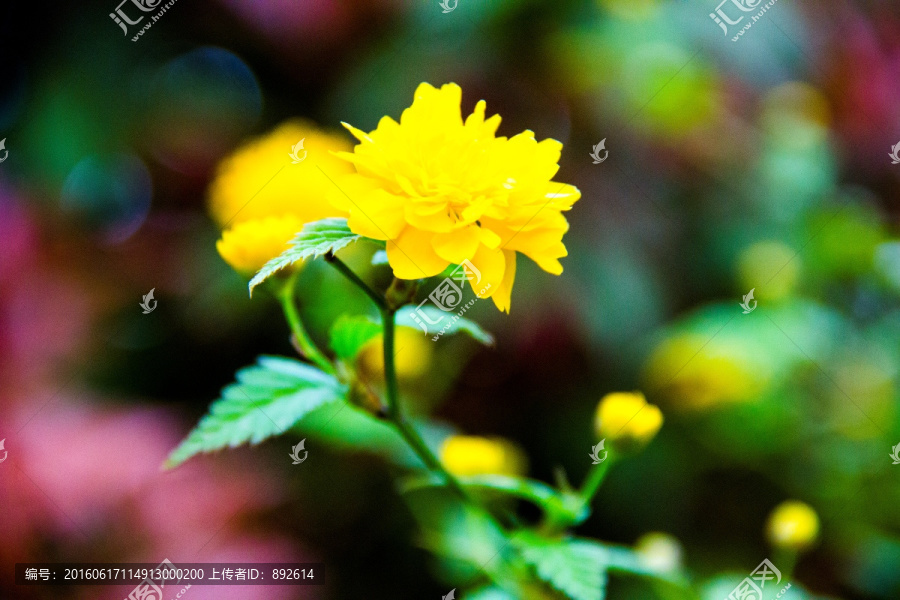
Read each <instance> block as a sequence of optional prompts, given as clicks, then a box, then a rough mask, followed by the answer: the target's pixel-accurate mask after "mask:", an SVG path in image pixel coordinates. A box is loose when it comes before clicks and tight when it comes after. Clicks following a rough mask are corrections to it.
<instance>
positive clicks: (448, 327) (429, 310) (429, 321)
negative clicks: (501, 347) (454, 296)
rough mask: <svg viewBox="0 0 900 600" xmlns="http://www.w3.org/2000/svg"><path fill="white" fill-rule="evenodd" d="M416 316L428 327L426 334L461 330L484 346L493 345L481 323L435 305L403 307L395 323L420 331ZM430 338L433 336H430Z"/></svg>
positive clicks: (449, 333)
mask: <svg viewBox="0 0 900 600" xmlns="http://www.w3.org/2000/svg"><path fill="white" fill-rule="evenodd" d="M417 312H419V313H424V316H423V315H422V314H419V315H417V314H416V313H417ZM416 316H418V318H419V321H420V322H422V323H424V324H425V326H426V327H427V328H428V332H427V333H428V335H432V336H437V335H438V334H439V333H440V332H441V331H443V334H442V335H453V334H454V333H460V332H462V333H465V334H468V335H469V336H470V337H471V338H473V339H475V340H477V341H479V342H481V343H482V344H484V345H485V346H493V345H494V336H492V335H491V334H490V333H488V332H487V331H485V330H484V329H482V328H481V325H479V324H478V323H476V322H475V321H470V320H469V319H466V318H465V317H460V316H457V314H456V313H455V312H452V311H443V310H441V309H439V308H438V307H437V306H430V305H423V306H420V307H415V306H409V307H404V308H403V309H401V310H400V311H398V312H397V316H396V323H397V325H402V326H403V327H412V328H413V329H418V330H420V331H421V330H422V325H420V324H419V323H417V322H416V318H415V317H416ZM432 339H434V338H433V337H432Z"/></svg>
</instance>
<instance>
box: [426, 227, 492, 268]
mask: <svg viewBox="0 0 900 600" xmlns="http://www.w3.org/2000/svg"><path fill="white" fill-rule="evenodd" d="M480 242H481V234H480V233H479V227H478V226H477V225H469V226H468V227H465V228H463V229H457V230H456V231H452V232H450V233H438V234H436V235H435V236H434V237H433V238H431V245H432V247H433V248H434V251H435V252H436V253H437V255H438V256H440V257H441V258H443V259H444V260H447V261H450V262H452V263H453V264H455V265H458V264H460V263H461V262H462V261H464V260H467V259H469V258H471V257H472V256H473V255H474V254H475V251H476V250H478V244H479V243H480Z"/></svg>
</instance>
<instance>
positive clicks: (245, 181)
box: [209, 120, 353, 226]
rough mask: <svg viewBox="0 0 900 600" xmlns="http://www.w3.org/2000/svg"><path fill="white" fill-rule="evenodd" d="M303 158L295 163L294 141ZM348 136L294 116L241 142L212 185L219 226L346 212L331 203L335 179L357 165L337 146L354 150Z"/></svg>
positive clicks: (212, 203) (211, 200) (211, 201)
mask: <svg viewBox="0 0 900 600" xmlns="http://www.w3.org/2000/svg"><path fill="white" fill-rule="evenodd" d="M301 140H303V149H301V150H298V153H297V155H298V157H300V158H302V162H300V163H298V164H292V159H291V157H290V156H289V155H290V153H291V151H292V149H293V147H294V146H295V145H296V144H297V143H298V142H300V141H301ZM351 149H352V146H351V144H350V143H349V141H347V140H346V139H345V138H344V137H341V136H338V135H335V134H333V133H330V132H324V131H322V130H320V129H319V128H318V127H317V126H315V125H314V124H312V123H310V122H308V121H301V120H294V121H288V122H285V123H283V124H281V125H280V126H279V127H277V128H276V129H275V130H274V131H272V132H271V133H269V134H266V135H264V136H262V137H260V138H257V139H253V140H250V141H249V142H247V143H246V144H244V145H242V146H240V147H239V148H238V149H237V150H236V151H235V152H234V153H233V154H231V155H230V156H229V157H227V158H226V159H224V160H223V161H222V162H221V163H220V164H219V166H218V169H217V173H216V176H215V178H214V179H213V181H212V183H211V184H210V188H209V208H210V214H211V215H212V217H213V218H214V219H215V220H216V222H217V223H218V224H219V225H220V226H225V225H226V224H229V225H233V224H236V223H241V222H244V221H251V220H254V219H260V218H264V217H272V216H282V215H294V216H296V217H297V218H299V219H300V220H302V221H303V222H305V223H308V222H310V221H317V220H319V219H324V218H326V217H339V216H345V214H346V213H344V212H342V211H341V210H339V209H337V208H336V207H335V206H333V205H332V203H331V201H330V200H331V198H332V197H334V195H335V194H339V193H340V191H339V189H338V188H337V186H336V185H335V183H334V181H335V180H336V179H337V178H339V177H340V176H341V175H343V174H347V173H352V172H353V167H352V165H350V164H349V163H347V161H345V160H342V159H341V158H340V157H338V156H335V155H334V154H332V152H335V151H349V150H351Z"/></svg>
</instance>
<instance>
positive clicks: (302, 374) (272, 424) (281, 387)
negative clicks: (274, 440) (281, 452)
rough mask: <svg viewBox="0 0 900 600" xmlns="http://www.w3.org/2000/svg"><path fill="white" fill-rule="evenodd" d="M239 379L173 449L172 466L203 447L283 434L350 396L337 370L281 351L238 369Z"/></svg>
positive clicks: (168, 465)
mask: <svg viewBox="0 0 900 600" xmlns="http://www.w3.org/2000/svg"><path fill="white" fill-rule="evenodd" d="M236 379H237V382H236V383H232V384H230V385H228V386H227V387H225V389H223V390H222V395H221V398H219V399H218V400H216V401H215V402H213V403H212V405H211V406H210V407H209V413H208V414H207V415H206V416H205V417H203V418H202V419H201V420H200V423H199V424H198V425H197V427H196V428H194V430H193V431H191V433H190V434H189V435H188V437H187V438H186V439H185V440H184V441H183V442H181V444H180V445H179V446H178V448H176V449H175V450H174V451H173V452H172V454H171V455H170V456H169V458H168V460H166V463H165V467H166V468H172V467H175V466H178V465H179V464H181V463H183V462H184V461H186V460H187V459H189V458H190V457H192V456H194V455H196V454H200V453H202V452H213V451H216V450H221V449H222V448H226V447H228V448H234V447H235V446H239V445H241V444H245V443H248V442H249V443H250V444H258V443H259V442H261V441H263V440H265V439H267V438H270V437H272V436H275V435H279V434H281V433H283V432H284V431H285V430H287V429H288V428H290V427H291V426H293V425H294V424H296V423H297V421H299V420H300V419H301V418H303V417H304V416H305V415H306V414H307V413H309V412H310V411H312V410H313V409H315V408H318V407H319V406H322V405H323V404H325V403H328V402H336V401H339V400H342V399H343V398H344V397H345V395H346V388H345V387H344V386H343V385H342V384H340V383H339V382H338V380H337V379H335V378H334V377H332V376H331V375H329V374H327V373H323V372H322V371H320V370H318V369H316V368H315V367H311V366H309V365H305V364H303V363H301V362H299V361H296V360H293V359H290V358H282V357H277V356H261V357H260V358H259V360H258V364H257V365H254V366H251V367H245V368H243V369H241V370H240V371H238V372H237V375H236Z"/></svg>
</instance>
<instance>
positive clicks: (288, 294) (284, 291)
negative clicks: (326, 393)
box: [278, 276, 335, 375]
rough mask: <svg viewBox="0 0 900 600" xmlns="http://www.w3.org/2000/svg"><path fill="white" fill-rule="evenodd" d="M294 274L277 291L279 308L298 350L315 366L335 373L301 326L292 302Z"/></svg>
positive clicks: (295, 307) (332, 366)
mask: <svg viewBox="0 0 900 600" xmlns="http://www.w3.org/2000/svg"><path fill="white" fill-rule="evenodd" d="M295 280H296V276H291V278H290V279H288V280H287V281H286V282H285V283H284V285H283V286H282V287H281V289H280V290H279V291H278V299H279V300H280V301H281V308H282V310H284V316H285V318H286V319H287V322H288V325H290V327H291V333H293V334H294V339H295V340H297V344H298V345H299V346H300V350H301V351H302V353H303V356H304V357H305V358H308V359H309V360H311V361H312V362H313V363H315V365H316V366H317V367H319V368H320V369H322V370H323V371H325V372H326V373H330V374H332V375H334V374H335V370H334V365H332V364H331V361H330V360H328V357H327V356H325V355H324V354H322V351H321V350H319V348H318V347H316V345H315V344H314V343H313V341H312V339H311V338H310V337H309V333H307V331H306V328H305V327H303V321H302V320H301V319H300V313H299V312H298V311H297V305H296V304H295V303H294V282H295Z"/></svg>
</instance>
